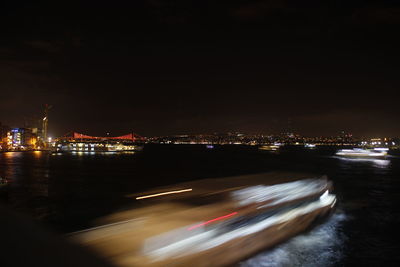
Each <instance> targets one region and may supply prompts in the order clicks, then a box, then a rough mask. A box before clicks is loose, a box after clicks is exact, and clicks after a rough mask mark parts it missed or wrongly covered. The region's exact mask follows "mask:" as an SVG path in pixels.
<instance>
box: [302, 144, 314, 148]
mask: <svg viewBox="0 0 400 267" xmlns="http://www.w3.org/2000/svg"><path fill="white" fill-rule="evenodd" d="M304 147H305V148H315V145H314V144H305V145H304Z"/></svg>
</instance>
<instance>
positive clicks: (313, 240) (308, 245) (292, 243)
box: [239, 213, 348, 267]
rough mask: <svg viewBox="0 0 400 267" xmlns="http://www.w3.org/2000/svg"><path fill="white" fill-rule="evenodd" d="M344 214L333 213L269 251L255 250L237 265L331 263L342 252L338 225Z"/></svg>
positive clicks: (342, 253)
mask: <svg viewBox="0 0 400 267" xmlns="http://www.w3.org/2000/svg"><path fill="white" fill-rule="evenodd" d="M347 219H348V217H347V216H346V215H345V214H344V213H335V214H334V215H333V216H332V217H331V218H330V219H329V220H328V221H327V222H325V223H324V224H322V225H320V226H318V227H316V228H315V229H313V230H312V231H310V232H308V233H304V234H301V235H298V236H296V237H294V238H292V239H290V240H289V241H287V242H285V243H283V244H281V245H279V246H277V247H275V248H273V249H272V250H270V251H267V252H264V253H261V254H258V255H257V256H255V257H253V258H250V259H248V260H246V261H244V262H242V263H240V264H239V265H240V266H241V267H253V266H268V267H281V266H334V265H335V264H337V263H339V262H340V261H341V259H342V257H343V255H344V246H343V245H344V243H345V241H346V239H347V237H346V236H345V235H344V233H343V232H342V231H341V225H342V224H343V222H344V221H346V220H347Z"/></svg>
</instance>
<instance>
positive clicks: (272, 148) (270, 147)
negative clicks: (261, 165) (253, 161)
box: [258, 145, 280, 151]
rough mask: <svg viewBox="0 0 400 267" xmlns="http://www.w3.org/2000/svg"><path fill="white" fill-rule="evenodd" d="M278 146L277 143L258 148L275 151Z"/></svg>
mask: <svg viewBox="0 0 400 267" xmlns="http://www.w3.org/2000/svg"><path fill="white" fill-rule="evenodd" d="M279 148H280V146H278V145H264V146H260V147H259V148H258V149H260V150H267V151H277V150H278V149H279Z"/></svg>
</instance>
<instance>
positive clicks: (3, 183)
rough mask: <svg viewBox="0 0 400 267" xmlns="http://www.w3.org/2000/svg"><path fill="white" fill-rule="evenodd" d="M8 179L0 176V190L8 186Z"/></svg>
mask: <svg viewBox="0 0 400 267" xmlns="http://www.w3.org/2000/svg"><path fill="white" fill-rule="evenodd" d="M8 184H9V183H8V180H7V179H6V178H3V177H1V176H0V190H3V189H5V188H6V187H7V186H8Z"/></svg>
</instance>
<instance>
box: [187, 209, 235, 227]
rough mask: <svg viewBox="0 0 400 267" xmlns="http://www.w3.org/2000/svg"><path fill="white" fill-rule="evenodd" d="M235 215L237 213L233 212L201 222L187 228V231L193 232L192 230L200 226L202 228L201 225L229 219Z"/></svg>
mask: <svg viewBox="0 0 400 267" xmlns="http://www.w3.org/2000/svg"><path fill="white" fill-rule="evenodd" d="M236 214H237V212H236V211H235V212H232V213H230V214H228V215H224V216H221V217H218V218H215V219H212V220H209V221H206V222H203V223H199V224H196V225H193V226H191V227H189V228H188V230H193V229H195V228H198V227H200V226H203V225H206V224H209V223H212V222H215V221H219V220H222V219H225V218H228V217H231V216H233V215H236Z"/></svg>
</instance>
